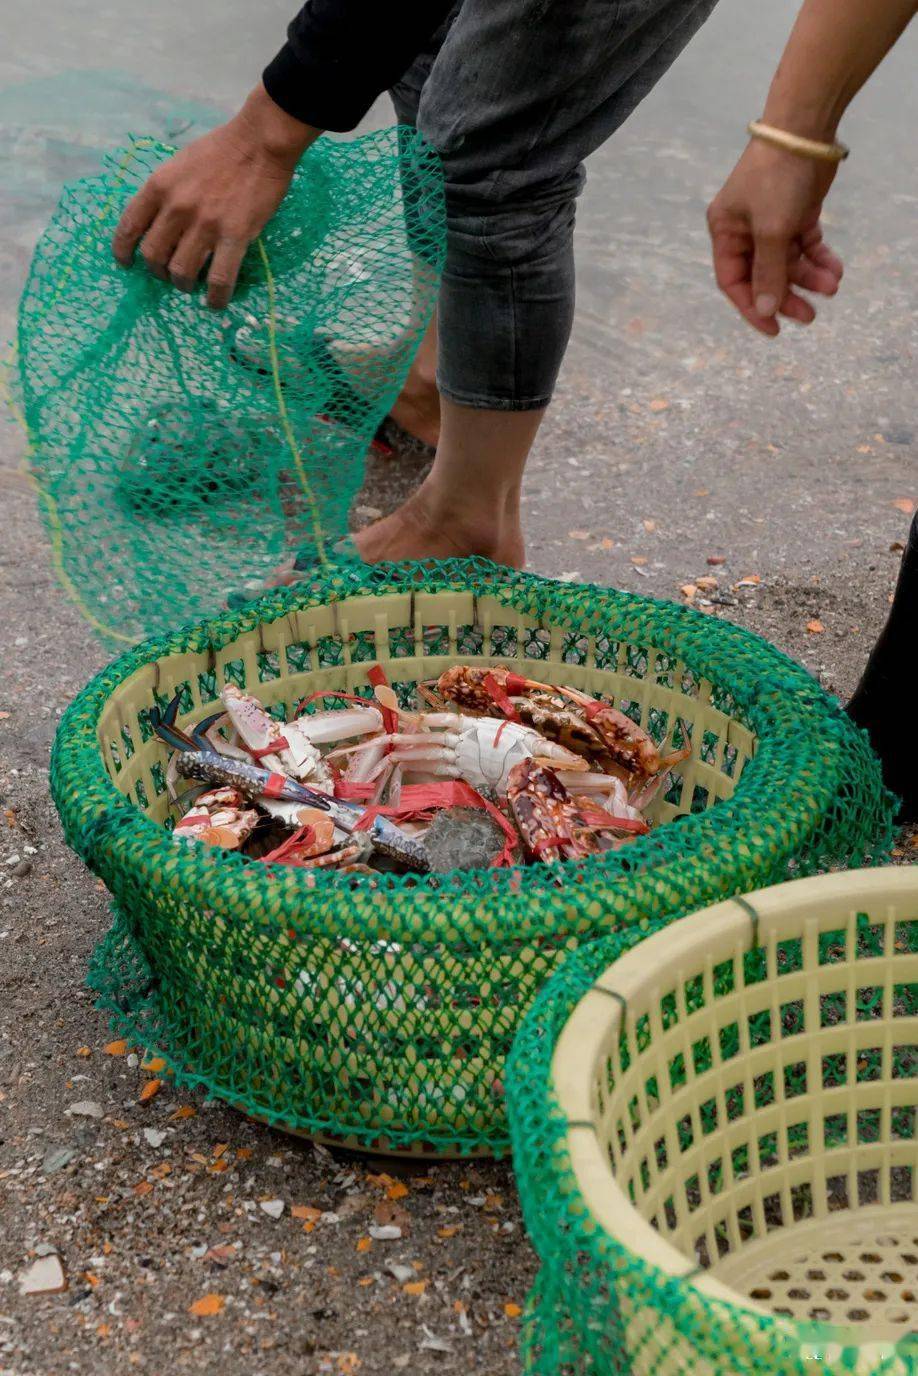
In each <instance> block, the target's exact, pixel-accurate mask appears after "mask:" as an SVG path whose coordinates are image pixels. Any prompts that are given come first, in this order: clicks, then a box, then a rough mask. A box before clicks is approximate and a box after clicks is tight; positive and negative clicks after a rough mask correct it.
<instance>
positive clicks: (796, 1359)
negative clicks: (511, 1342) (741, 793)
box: [507, 869, 918, 1376]
mask: <svg viewBox="0 0 918 1376" xmlns="http://www.w3.org/2000/svg"><path fill="white" fill-rule="evenodd" d="M839 878H841V876H830V877H828V880H827V879H826V877H823V878H822V879H817V880H808V881H806V882H805V884H803V885H782V886H781V887H780V889H776V890H773V891H771V893H769V894H765V895H763V894H755V893H752V894H750V895H748V897H747V898H743V899H741V900H740V902H739V903H733V902H731V903H728V904H724V905H722V907H721V908H720V909H712V910H709V911H707V912H705V913H704V914H702V915H699V916H698V917H696V918H688V919H687V920H686V921H685V922H684V923H680V924H679V939H680V946H679V954H678V956H677V957H673V958H672V960H671V962H670V964H669V965H667V956H666V951H667V950H672V943H673V935H674V934H673V933H672V932H670V931H665V930H664V928H665V927H666V924H665V923H659V922H654V923H652V924H650V928H649V930H648V931H646V932H644V931H640V930H638V929H635V928H632V929H630V930H627V931H620V932H618V933H616V934H614V935H612V936H609V937H606V938H603V939H601V940H599V941H596V942H593V943H592V944H591V945H589V946H586V947H583V948H582V949H581V950H579V951H577V952H576V953H575V954H574V955H572V956H571V957H570V958H569V959H568V960H567V961H565V963H564V965H563V966H562V968H561V969H560V970H559V972H558V973H557V974H555V975H554V976H553V977H552V979H551V980H549V981H548V983H547V984H546V985H545V986H544V988H543V989H542V990H541V991H540V993H539V995H538V996H537V998H536V999H535V1001H534V1004H533V1006H532V1008H531V1009H530V1011H529V1013H528V1015H527V1017H526V1018H525V1019H524V1021H523V1024H522V1027H521V1029H520V1031H519V1033H518V1035H517V1038H516V1040H515V1042H514V1046H513V1049H512V1052H511V1055H510V1057H509V1060H508V1065H507V1097H508V1109H509V1116H510V1122H511V1130H512V1142H513V1159H514V1165H515V1168H516V1175H517V1183H518V1187H519V1191H520V1196H521V1200H522V1205H523V1213H524V1217H525V1221H526V1226H527V1229H528V1231H529V1234H530V1237H531V1240H532V1242H533V1244H534V1246H535V1248H536V1251H537V1252H538V1254H539V1258H540V1261H541V1268H540V1271H539V1274H538V1277H537V1280H536V1283H535V1285H534V1287H533V1290H532V1292H531V1294H530V1296H529V1300H528V1304H527V1311H526V1317H525V1320H524V1323H523V1327H522V1331H521V1355H522V1366H523V1370H524V1372H526V1373H529V1374H530V1376H819V1373H822V1374H823V1376H915V1373H916V1372H918V1332H916V1324H915V1284H916V1265H918V1244H916V1230H918V1167H916V1160H918V1158H916V1139H918V1132H916V1107H915V1105H916V1096H915V1089H914V1086H915V1070H916V1064H918V872H916V871H909V870H902V869H895V870H893V869H889V870H874V871H870V873H869V875H868V874H867V872H861V873H860V874H858V875H847V874H846V875H845V876H844V877H843V878H844V883H843V884H838V883H837V882H836V880H837V879H839ZM827 883H828V884H829V885H830V886H831V892H830V893H829V894H828V895H827V896H826V894H825V888H824V887H823V886H825V885H826V884H827ZM764 903H769V904H770V906H771V908H772V909H773V912H775V913H780V912H781V910H782V907H783V908H785V909H786V911H785V914H784V915H785V916H786V917H787V918H789V922H788V923H787V924H786V926H785V928H784V930H782V931H780V932H776V933H775V934H774V935H772V934H771V933H769V935H768V937H767V938H763V931H764V928H763V925H762V916H763V904H764ZM794 908H796V912H795V911H793V909H794ZM724 910H729V914H728V920H732V922H733V926H734V929H736V928H743V929H744V936H743V937H742V938H741V939H736V938H731V940H730V941H729V942H727V943H724V945H723V946H720V945H719V944H718V942H717V940H716V933H715V927H721V928H722V924H723V920H724ZM692 924H695V930H694V933H693V934H692V937H691V939H689V937H688V931H689V928H690V926H691V925H692ZM654 933H661V935H662V943H661V942H659V941H651V943H650V944H649V945H648V944H647V937H648V936H652V935H653V934H654ZM779 938H780V939H779ZM689 940H691V941H692V942H693V943H694V945H693V946H689ZM638 946H640V952H639V955H640V957H641V962H642V964H641V974H640V975H639V976H637V975H636V974H635V968H636V967H635V964H634V963H631V964H630V965H628V966H627V967H626V963H624V958H626V957H627V955H628V953H629V952H631V951H632V950H634V948H635V947H638ZM626 968H627V973H625V970H626ZM677 970H678V971H679V973H674V972H675V971H677ZM623 990H627V991H628V992H627V994H625V993H623V992H622V991H623ZM723 1006H726V1007H727V1009H728V1011H726V1012H720V1013H719V1012H718V1010H719V1008H721V1007H723ZM702 1028H703V1029H704V1030H703V1031H702V1030H700V1029H702ZM574 1062H576V1063H577V1064H576V1065H575V1064H574ZM613 1177H614V1179H615V1180H616V1183H617V1185H618V1189H619V1191H620V1193H618V1194H617V1195H616V1194H615V1192H614V1191H613V1190H611V1189H610V1188H609V1182H611V1181H612V1180H613ZM647 1224H650V1225H651V1227H652V1230H653V1231H652V1232H650V1230H649V1229H647V1228H646V1226H645V1225H647ZM639 1229H641V1230H642V1231H640V1232H639ZM639 1238H640V1241H639V1240H638V1239H639ZM686 1238H688V1239H691V1241H690V1242H687V1241H686ZM648 1239H652V1240H648ZM699 1286H705V1287H706V1289H705V1291H702V1289H700V1288H699Z"/></svg>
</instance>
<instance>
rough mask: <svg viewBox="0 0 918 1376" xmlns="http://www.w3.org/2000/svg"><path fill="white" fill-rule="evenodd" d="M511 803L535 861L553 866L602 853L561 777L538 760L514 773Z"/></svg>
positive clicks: (526, 846)
mask: <svg viewBox="0 0 918 1376" xmlns="http://www.w3.org/2000/svg"><path fill="white" fill-rule="evenodd" d="M507 801H508V802H509V804H510V809H511V811H512V813H513V817H514V820H515V822H516V825H517V827H518V829H519V833H520V836H521V837H522V839H523V846H524V847H525V849H526V853H527V855H529V856H530V858H531V859H533V860H541V861H543V862H544V863H545V864H547V865H553V864H556V863H557V862H558V861H559V860H572V859H578V858H580V857H582V856H586V855H591V854H592V853H593V852H594V851H596V850H597V849H599V843H598V841H597V838H596V835H595V833H593V832H591V831H590V829H589V827H588V826H587V825H586V823H585V822H584V821H583V818H582V817H581V815H580V810H579V808H578V807H577V804H576V803H575V801H574V799H573V798H572V797H571V795H570V794H569V793H568V791H567V789H566V788H565V787H564V785H563V784H562V783H561V781H560V779H559V778H558V776H557V774H556V773H555V772H554V770H553V769H549V768H547V767H546V766H545V765H541V764H539V763H538V762H537V761H536V760H532V759H530V760H524V761H523V762H522V763H521V764H518V765H516V766H515V768H514V769H513V770H512V772H511V775H510V782H509V787H508V789H507Z"/></svg>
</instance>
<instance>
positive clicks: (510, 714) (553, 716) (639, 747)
mask: <svg viewBox="0 0 918 1376" xmlns="http://www.w3.org/2000/svg"><path fill="white" fill-rule="evenodd" d="M436 687H437V691H438V692H439V693H440V695H441V696H442V697H443V698H446V699H447V700H448V701H451V702H455V703H456V704H457V705H458V706H461V707H464V708H466V709H468V710H469V711H472V712H493V711H494V708H495V706H497V707H499V708H500V710H501V711H502V712H503V713H504V715H505V716H506V717H507V719H508V720H510V721H517V722H522V723H525V724H526V725H527V726H530V727H532V728H533V729H535V730H536V731H538V732H540V733H541V734H542V735H544V736H547V737H549V738H550V739H551V740H554V741H557V742H559V743H560V744H562V745H564V746H565V747H566V748H567V749H569V750H572V751H574V752H575V753H576V754H578V755H581V756H582V757H583V758H584V759H586V760H588V761H589V762H590V763H591V764H593V765H596V766H598V768H599V769H600V770H602V771H603V772H604V773H606V774H613V775H616V776H618V777H619V778H621V779H622V780H623V781H624V782H625V783H627V784H628V785H629V787H631V788H639V787H641V786H642V785H643V784H644V783H645V782H646V781H647V780H648V779H651V778H653V777H654V776H655V775H657V774H660V773H662V772H664V771H666V770H668V769H670V768H672V766H673V765H675V764H678V763H679V761H680V760H684V759H687V758H688V756H689V755H690V754H691V750H690V748H685V749H682V750H676V751H671V752H670V753H668V754H666V755H663V754H661V753H660V747H659V746H658V745H657V744H656V742H655V741H654V740H653V738H652V737H651V736H650V735H649V733H648V732H647V731H645V730H644V728H643V726H641V725H640V724H639V723H638V722H635V721H632V720H631V718H630V717H628V716H626V715H625V713H624V712H621V711H619V709H618V708H617V707H612V706H611V705H610V704H609V703H605V702H601V701H600V700H599V699H598V698H592V697H590V696H589V694H588V693H581V692H579V691H578V690H577V689H575V688H568V687H556V686H554V685H552V684H548V683H539V682H538V681H537V680H535V679H530V678H523V677H522V675H520V674H517V673H514V671H513V670H512V669H508V668H507V667H506V666H503V665H496V666H494V667H491V668H489V667H486V666H481V665H465V664H456V665H454V666H453V667H452V668H451V669H447V670H446V671H445V673H443V674H441V675H440V677H439V679H437V680H436Z"/></svg>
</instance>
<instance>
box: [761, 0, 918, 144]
mask: <svg viewBox="0 0 918 1376" xmlns="http://www.w3.org/2000/svg"><path fill="white" fill-rule="evenodd" d="M916 13H918V0H805V2H804V5H803V8H802V9H801V11H800V14H799V15H798V17H797V22H796V24H795V25H794V29H793V32H792V33H791V36H790V38H789V39H788V43H787V47H786V48H785V50H784V55H783V57H782V58H781V62H780V65H779V67H778V70H777V72H776V73H775V77H774V80H773V81H772V84H771V90H770V91H769V93H768V100H767V102H766V105H765V111H764V115H763V118H764V120H765V122H766V123H767V124H773V125H776V126H777V127H778V128H780V129H787V130H789V131H790V132H791V133H794V134H802V135H803V136H804V137H805V138H813V139H820V140H824V141H827V142H831V140H833V139H834V138H835V131H836V129H837V128H838V123H839V121H840V119H841V117H842V115H843V114H844V112H845V110H846V109H847V107H848V104H849V103H850V101H851V100H852V99H853V98H854V96H855V95H856V94H857V92H858V91H859V90H860V89H861V87H862V86H863V84H864V82H865V81H866V80H867V78H868V77H869V76H870V75H871V73H872V72H873V71H874V70H875V69H876V68H877V67H878V66H879V64H880V63H881V62H882V60H883V58H884V57H885V56H886V54H887V53H888V52H889V50H890V48H892V46H893V45H894V43H895V42H896V40H897V38H898V37H899V36H900V34H901V33H902V32H903V30H904V29H905V28H906V26H907V25H908V23H909V21H910V20H911V19H912V18H913V17H914V16H915V14H916Z"/></svg>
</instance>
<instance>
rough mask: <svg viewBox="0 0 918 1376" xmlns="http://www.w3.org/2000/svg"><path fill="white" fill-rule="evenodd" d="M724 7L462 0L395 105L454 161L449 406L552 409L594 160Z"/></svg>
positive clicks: (446, 371) (689, 0)
mask: <svg viewBox="0 0 918 1376" xmlns="http://www.w3.org/2000/svg"><path fill="white" fill-rule="evenodd" d="M716 3H717V0H459V3H458V4H457V5H456V7H455V9H454V10H453V11H452V13H451V15H450V17H449V19H448V20H447V22H446V23H445V24H444V25H443V26H442V27H441V29H440V30H439V31H438V32H437V33H436V35H435V36H434V38H433V40H432V41H431V44H430V46H429V48H428V50H427V51H425V52H422V53H420V54H419V55H418V57H417V59H416V60H415V62H414V63H413V64H412V66H411V67H410V68H409V69H408V71H407V72H406V73H405V75H404V76H403V77H402V79H401V80H400V81H399V83H398V84H397V85H396V86H395V87H394V88H393V90H392V92H391V96H392V100H393V103H394V105H395V109H396V114H397V116H398V118H399V120H400V121H401V122H403V123H407V124H416V125H417V127H418V128H419V129H420V130H421V132H422V133H423V134H424V135H425V137H426V138H427V139H428V140H429V141H430V143H432V144H433V146H434V147H435V148H436V149H437V150H438V152H439V153H440V156H441V158H442V161H443V168H444V174H445V179H446V212H447V227H448V237H447V256H446V266H445V269H444V273H443V281H442V285H441V288H440V300H439V374H438V383H439V387H440V391H441V393H442V394H443V395H444V396H446V397H449V398H450V399H451V400H453V401H456V402H459V403H460V404H462V405H464V406H475V407H481V408H487V409H489V410H506V411H526V410H536V409H539V408H541V407H543V406H547V405H548V403H549V401H550V400H551V396H552V392H553V391H554V386H555V382H556V380H557V376H558V371H559V369H560V367H561V361H562V359H563V357H564V351H565V349H566V348H567V342H568V338H569V336H570V330H571V324H572V321H573V314H574V257H573V231H574V209H575V203H576V198H577V196H578V194H579V193H580V191H581V189H582V187H583V184H584V181H585V173H584V168H583V160H584V158H586V157H587V156H588V155H589V154H590V153H592V152H593V151H594V150H595V149H596V148H598V147H599V145H600V144H601V143H603V142H605V140H606V139H607V138H608V137H609V136H610V134H612V133H614V131H615V130H616V129H617V128H618V127H619V125H620V124H622V123H623V122H624V121H625V120H626V119H627V118H628V116H629V115H630V114H631V112H632V110H633V109H634V108H635V106H636V105H637V104H638V102H639V101H641V100H642V99H643V97H644V96H645V95H647V93H648V91H650V90H651V88H652V87H653V86H654V85H655V83H656V82H657V81H658V80H659V78H660V77H661V76H662V75H663V73H664V72H665V71H666V69H667V68H668V67H669V66H670V64H671V63H672V62H673V61H674V60H675V58H676V57H678V55H679V53H680V52H681V51H682V49H683V47H684V46H685V44H686V43H687V42H688V41H689V39H690V38H691V37H692V35H693V34H694V33H695V32H696V31H697V30H698V29H699V28H700V27H701V25H702V24H703V23H704V21H705V19H706V18H707V17H708V15H709V14H710V13H711V11H712V10H713V8H714V6H715V4H716Z"/></svg>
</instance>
